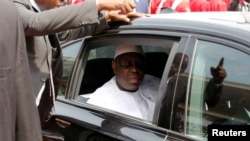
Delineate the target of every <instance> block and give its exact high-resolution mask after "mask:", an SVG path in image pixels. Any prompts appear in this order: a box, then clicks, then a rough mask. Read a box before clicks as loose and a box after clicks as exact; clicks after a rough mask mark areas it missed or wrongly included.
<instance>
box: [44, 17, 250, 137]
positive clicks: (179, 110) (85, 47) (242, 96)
mask: <svg viewBox="0 0 250 141" xmlns="http://www.w3.org/2000/svg"><path fill="white" fill-rule="evenodd" d="M110 26H111V28H110V29H109V30H106V31H104V32H102V33H100V34H98V35H94V36H89V37H86V38H83V39H78V40H74V41H71V42H66V43H63V54H64V76H63V81H62V83H63V84H62V87H61V90H60V94H59V96H58V97H57V101H56V105H55V109H54V110H53V112H52V113H51V118H50V120H49V121H48V123H47V125H46V126H45V128H44V133H45V135H46V136H49V134H48V133H53V135H54V136H53V137H52V136H51V138H54V139H55V140H56V136H55V135H58V136H57V139H58V140H60V139H61V140H65V141H66V140H69V141H98V140H101V141H102V140H107V141H112V140H115V141H116V140H129V141H130V140H131V141H135V140H136V141H163V140H169V141H173V140H174V141H177V140H178V141H181V140H183V141H184V140H185V141H186V140H207V139H208V138H207V137H208V135H207V133H208V129H207V127H208V125H212V124H221V125H224V124H237V125H244V124H247V122H248V121H249V119H250V118H249V117H248V116H247V115H246V116H242V115H241V116H239V115H238V113H239V111H241V109H242V108H245V110H250V104H249V103H250V102H249V100H250V61H249V60H250V13H249V12H248V13H247V12H246V13H244V12H225V13H224V12H210V13H209V12H208V13H205V12H204V13H198V12H197V13H170V14H159V15H152V16H151V17H145V18H137V19H133V20H132V23H131V24H128V25H127V24H121V23H111V25H110ZM119 44H131V45H141V46H142V47H143V50H144V52H145V56H146V59H147V65H146V67H145V69H146V70H145V72H146V73H147V74H150V75H154V76H156V77H158V78H160V79H161V84H160V86H159V90H158V99H157V102H156V106H155V110H154V111H155V112H154V117H153V121H152V122H149V121H145V120H143V119H139V118H135V117H132V116H129V115H126V114H122V113H119V111H112V110H108V109H105V108H102V107H98V106H95V105H90V104H88V103H86V101H87V100H88V98H89V95H91V93H93V92H94V91H95V90H96V89H97V88H98V87H100V86H102V85H103V84H104V83H105V82H107V81H108V80H109V79H110V78H111V77H112V76H113V75H114V74H113V71H112V68H111V61H112V60H113V57H114V51H115V47H116V46H117V45H119ZM177 53H182V54H183V56H184V54H185V55H187V56H188V58H189V61H188V64H187V68H186V69H185V72H184V73H183V74H181V73H180V71H179V72H178V73H177V74H176V79H177V80H178V79H179V80H181V77H182V76H185V77H186V81H176V82H175V83H174V84H173V85H172V86H173V89H174V90H173V91H171V92H172V94H171V95H172V97H168V100H167V102H166V101H164V97H166V91H165V90H166V88H167V87H168V84H167V83H166V82H167V80H168V76H169V73H170V68H171V65H172V63H173V59H174V56H175V55H176V54H177ZM182 58H183V57H182ZM221 58H224V63H223V67H224V68H225V70H226V72H227V76H226V78H225V79H224V82H223V83H222V84H221V85H222V86H221V87H222V88H221V92H220V94H221V95H220V96H219V99H218V101H217V102H216V104H215V105H213V106H208V105H207V104H206V102H205V101H204V98H205V93H206V92H204V91H205V88H206V85H207V83H208V82H209V81H210V80H211V79H212V75H211V72H210V68H211V67H212V66H214V67H216V66H217V65H218V64H219V62H220V60H221ZM183 63H184V61H183V59H182V60H181V61H180V64H179V67H181V65H182V64H183ZM180 84H182V85H183V84H184V85H185V90H184V91H182V97H181V100H176V99H175V98H176V97H178V95H179V94H178V92H179V91H180V90H179V89H178V88H179V87H178V86H179V85H180ZM216 86H217V85H216V84H215V87H216ZM167 95H170V94H168V93H167ZM163 106H165V107H166V106H167V108H169V109H171V110H170V111H169V113H166V110H163V109H162V107H163ZM163 117H166V118H168V120H166V119H165V118H163ZM177 124H178V125H177Z"/></svg>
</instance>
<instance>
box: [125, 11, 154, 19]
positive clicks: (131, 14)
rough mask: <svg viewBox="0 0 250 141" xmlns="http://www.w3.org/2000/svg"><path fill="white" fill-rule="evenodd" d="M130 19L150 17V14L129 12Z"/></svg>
mask: <svg viewBox="0 0 250 141" xmlns="http://www.w3.org/2000/svg"><path fill="white" fill-rule="evenodd" d="M126 15H127V16H128V17H129V18H138V17H149V16H150V15H149V14H144V13H139V12H129V13H128V14H126Z"/></svg>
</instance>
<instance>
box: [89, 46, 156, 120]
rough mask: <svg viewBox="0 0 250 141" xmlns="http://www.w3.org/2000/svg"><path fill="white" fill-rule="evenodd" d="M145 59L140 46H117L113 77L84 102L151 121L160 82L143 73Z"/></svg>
mask: <svg viewBox="0 0 250 141" xmlns="http://www.w3.org/2000/svg"><path fill="white" fill-rule="evenodd" d="M145 60H146V59H145V56H144V52H143V50H142V48H141V46H135V45H120V46H118V47H117V48H116V52H115V56H114V60H113V61H112V69H113V72H114V74H115V75H114V76H113V77H112V78H111V79H110V80H109V81H108V82H106V83H105V84H104V85H103V86H101V87H100V88H98V89H97V90H96V91H95V92H94V93H93V94H91V95H90V99H89V100H88V101H87V103H90V104H94V105H97V106H100V107H103V108H107V109H111V110H114V111H117V112H120V113H124V114H127V115H131V116H134V117H137V118H140V119H144V120H148V121H152V119H153V113H154V107H155V102H156V97H157V91H158V87H159V84H160V79H159V78H157V77H155V76H151V75H148V74H145V73H144V68H145V65H146V61H145Z"/></svg>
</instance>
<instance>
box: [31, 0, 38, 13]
mask: <svg viewBox="0 0 250 141" xmlns="http://www.w3.org/2000/svg"><path fill="white" fill-rule="evenodd" d="M30 3H31V5H32V6H33V7H34V8H35V9H36V10H37V11H38V12H41V9H40V8H39V6H38V5H37V3H36V2H35V0H30Z"/></svg>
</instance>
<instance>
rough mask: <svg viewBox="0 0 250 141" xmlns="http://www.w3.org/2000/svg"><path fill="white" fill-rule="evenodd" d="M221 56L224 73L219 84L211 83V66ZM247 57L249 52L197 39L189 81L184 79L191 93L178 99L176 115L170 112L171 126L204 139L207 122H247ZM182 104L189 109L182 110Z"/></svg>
mask: <svg viewBox="0 0 250 141" xmlns="http://www.w3.org/2000/svg"><path fill="white" fill-rule="evenodd" d="M222 58H224V63H223V67H224V68H225V70H226V72H227V76H226V78H225V79H224V82H223V83H222V84H216V83H213V82H214V81H213V77H212V75H211V72H210V69H211V67H217V66H218V65H219V62H220V60H221V59H222ZM249 59H250V55H249V54H248V53H246V52H243V51H241V50H239V49H236V48H232V47H230V46H226V45H222V44H218V43H211V42H207V41H198V43H197V49H196V52H195V55H194V60H193V62H192V64H193V66H192V68H191V75H190V76H191V77H190V78H191V79H190V81H189V82H188V80H185V81H186V82H188V83H189V84H190V85H189V86H187V92H188V93H189V94H190V95H186V96H187V97H186V99H185V98H184V99H183V100H179V101H180V103H179V104H177V108H176V111H175V112H176V114H175V115H173V116H175V117H173V120H172V121H173V122H174V123H175V124H174V125H173V126H174V127H172V128H175V130H177V131H178V132H182V133H186V134H188V135H191V136H197V137H199V138H200V139H202V140H206V139H207V126H208V125H211V124H222V125H235V124H238V125H244V124H247V123H248V121H249V116H248V115H247V112H248V110H250V105H249V102H248V100H249V99H250V79H248V78H250V74H249V72H250V63H249V61H245V60H249ZM179 79H181V77H179ZM186 79H188V78H186ZM177 89H178V88H177ZM176 92H178V90H177V91H176ZM185 93H186V92H185ZM176 95H178V93H176ZM176 97H178V96H176ZM185 106H187V107H188V108H187V109H185V110H184V109H183V107H185ZM184 115H186V116H184Z"/></svg>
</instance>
